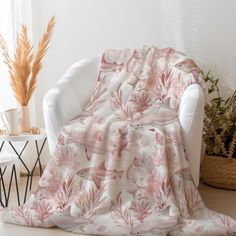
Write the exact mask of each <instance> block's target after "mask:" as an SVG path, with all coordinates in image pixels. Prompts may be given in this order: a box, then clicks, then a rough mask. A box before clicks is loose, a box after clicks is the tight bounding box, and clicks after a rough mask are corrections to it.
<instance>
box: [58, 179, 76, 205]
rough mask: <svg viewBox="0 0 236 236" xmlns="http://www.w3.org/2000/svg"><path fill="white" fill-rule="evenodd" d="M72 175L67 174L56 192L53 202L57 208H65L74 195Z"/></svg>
mask: <svg viewBox="0 0 236 236" xmlns="http://www.w3.org/2000/svg"><path fill="white" fill-rule="evenodd" d="M76 189H77V188H75V181H74V176H73V175H69V176H68V177H67V179H66V180H64V181H63V182H62V184H61V188H60V190H59V191H58V192H57V193H56V196H55V202H56V203H57V206H58V208H59V209H64V208H66V206H67V204H68V203H70V200H71V199H72V197H73V196H75V195H76V193H77V191H76Z"/></svg>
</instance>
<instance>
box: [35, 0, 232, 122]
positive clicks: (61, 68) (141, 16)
mask: <svg viewBox="0 0 236 236" xmlns="http://www.w3.org/2000/svg"><path fill="white" fill-rule="evenodd" d="M32 5H33V20H34V25H33V26H34V40H35V42H37V41H38V39H39V36H41V35H42V32H43V30H44V29H45V27H46V25H47V22H48V20H49V18H50V17H51V16H52V15H55V16H56V19H57V23H56V27H55V31H54V34H53V38H52V41H51V46H50V49H49V51H48V52H47V54H46V57H45V58H44V67H43V69H42V71H41V73H40V76H39V78H38V85H37V91H36V103H37V124H38V125H40V126H43V116H42V99H43V96H44V94H45V93H46V92H47V91H48V90H49V89H50V88H51V87H53V86H54V84H55V83H56V82H57V81H58V79H59V78H60V77H61V76H62V74H63V73H64V72H65V70H66V69H67V68H68V67H69V66H70V65H71V64H72V63H74V62H75V61H77V60H79V59H81V58H84V57H90V56H94V55H98V54H100V53H101V52H102V51H103V50H104V49H106V48H123V47H131V48H133V47H142V45H144V44H154V45H157V46H159V47H165V46H170V47H173V48H175V49H177V50H180V51H183V52H185V53H186V54H187V55H188V56H190V57H192V58H193V59H194V60H195V61H196V62H197V63H198V64H199V66H200V67H201V68H202V69H203V70H205V71H207V70H208V69H210V70H211V71H212V72H213V73H214V74H215V75H216V76H218V77H219V78H220V80H221V87H222V91H223V94H224V95H226V94H227V93H228V91H229V90H230V88H232V89H236V59H235V55H236V26H235V25H236V24H235V23H236V14H235V10H236V1H235V0H227V1H226V0H204V1H203V0H202V1H200V0H174V1H173V0H119V1H118V0H50V1H49V0H40V1H39V0H32ZM81 89H82V88H81Z"/></svg>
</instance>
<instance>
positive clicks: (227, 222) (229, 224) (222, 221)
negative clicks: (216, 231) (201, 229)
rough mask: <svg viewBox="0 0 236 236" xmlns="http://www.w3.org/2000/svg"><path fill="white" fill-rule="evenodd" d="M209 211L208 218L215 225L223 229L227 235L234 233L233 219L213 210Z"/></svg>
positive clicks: (235, 231) (235, 226) (235, 230)
mask: <svg viewBox="0 0 236 236" xmlns="http://www.w3.org/2000/svg"><path fill="white" fill-rule="evenodd" d="M209 212H210V213H209V216H210V219H211V221H212V222H213V223H214V225H215V226H216V227H218V228H222V229H224V230H225V231H226V232H227V233H228V234H229V235H236V223H235V220H233V219H232V218H230V217H229V216H226V215H223V214H220V213H217V212H214V211H209Z"/></svg>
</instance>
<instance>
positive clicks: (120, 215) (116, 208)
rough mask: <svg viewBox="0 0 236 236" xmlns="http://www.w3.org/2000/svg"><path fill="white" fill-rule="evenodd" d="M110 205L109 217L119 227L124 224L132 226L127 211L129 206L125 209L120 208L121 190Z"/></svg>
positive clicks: (132, 223)
mask: <svg viewBox="0 0 236 236" xmlns="http://www.w3.org/2000/svg"><path fill="white" fill-rule="evenodd" d="M112 205H113V206H112V211H111V217H112V218H113V219H114V221H115V222H116V223H117V224H118V225H119V226H121V227H123V226H124V224H125V225H126V226H128V228H131V227H133V225H134V222H133V220H132V217H131V215H130V213H129V212H130V211H129V207H126V208H125V209H123V208H122V206H123V204H122V197H121V192H120V193H119V194H118V195H117V198H116V202H112Z"/></svg>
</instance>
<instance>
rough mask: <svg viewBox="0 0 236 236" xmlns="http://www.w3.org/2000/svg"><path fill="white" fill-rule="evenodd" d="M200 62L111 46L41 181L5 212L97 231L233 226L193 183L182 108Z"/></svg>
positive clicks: (219, 231) (14, 219) (24, 221)
mask: <svg viewBox="0 0 236 236" xmlns="http://www.w3.org/2000/svg"><path fill="white" fill-rule="evenodd" d="M193 83H198V84H203V81H202V78H201V75H200V70H199V69H198V67H197V66H196V64H195V63H194V62H193V61H192V60H190V59H188V58H186V56H184V55H183V54H181V53H178V52H176V51H175V50H173V49H170V48H165V49H158V48H156V47H144V48H142V49H124V50H107V51H106V52H105V53H104V55H103V57H102V61H101V70H100V74H99V77H98V80H97V86H96V89H95V91H94V93H93V95H92V97H91V99H90V101H89V102H88V104H87V106H86V107H85V108H84V111H83V113H82V114H80V115H79V116H78V117H76V119H75V120H73V121H72V122H70V123H69V124H68V125H66V126H65V127H64V129H63V130H62V131H61V133H60V136H59V138H58V142H57V145H56V147H55V151H54V155H53V156H52V157H51V159H50V161H49V163H48V165H47V166H46V169H45V171H44V173H43V176H42V177H41V179H40V180H39V183H38V188H37V190H36V191H35V192H34V193H33V194H32V195H31V197H30V198H29V199H28V201H27V202H26V203H25V204H24V205H22V206H20V207H13V208H9V209H0V210H1V213H2V219H3V220H4V221H6V222H10V223H15V224H20V225H28V226H36V227H53V226H58V227H60V228H62V229H65V230H67V231H72V232H75V233H81V234H95V235H119V236H120V235H122V236H128V235H147V236H148V235H160V236H162V235H174V236H188V235H192V236H194V235H196V236H199V235H202V236H203V235H204V236H205V235H212V236H213V235H214V236H215V235H235V232H236V221H235V220H233V219H232V218H230V217H228V216H225V215H222V214H220V213H216V212H214V211H211V210H209V209H207V208H206V207H205V205H204V203H203V201H202V199H201V197H200V195H199V193H198V191H197V189H196V188H195V186H194V184H193V181H192V176H191V172H190V169H189V164H188V160H187V158H186V156H185V153H184V145H183V137H182V133H181V127H180V123H179V120H178V116H177V112H178V107H179V103H180V98H181V96H182V94H183V92H184V91H185V89H186V88H187V87H188V86H189V85H190V84H193Z"/></svg>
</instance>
